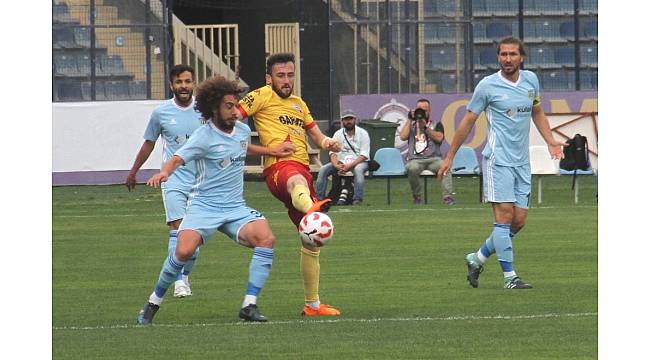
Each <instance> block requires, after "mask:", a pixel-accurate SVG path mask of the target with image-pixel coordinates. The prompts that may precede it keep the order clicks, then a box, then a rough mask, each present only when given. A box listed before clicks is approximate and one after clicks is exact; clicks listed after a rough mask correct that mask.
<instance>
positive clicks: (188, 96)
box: [174, 89, 194, 104]
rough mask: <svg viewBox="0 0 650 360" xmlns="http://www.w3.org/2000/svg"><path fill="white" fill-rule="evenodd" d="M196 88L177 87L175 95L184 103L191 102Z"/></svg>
mask: <svg viewBox="0 0 650 360" xmlns="http://www.w3.org/2000/svg"><path fill="white" fill-rule="evenodd" d="M193 92H194V90H185V91H184V90H183V89H177V90H174V97H176V99H177V100H178V101H180V102H182V103H184V104H189V103H190V101H192V93H193Z"/></svg>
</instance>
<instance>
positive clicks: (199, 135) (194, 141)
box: [174, 127, 207, 164]
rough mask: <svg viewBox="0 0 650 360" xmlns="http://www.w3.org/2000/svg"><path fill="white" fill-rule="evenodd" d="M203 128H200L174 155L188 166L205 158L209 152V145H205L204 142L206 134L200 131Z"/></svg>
mask: <svg viewBox="0 0 650 360" xmlns="http://www.w3.org/2000/svg"><path fill="white" fill-rule="evenodd" d="M202 128H203V127H199V128H198V129H196V130H195V131H194V133H193V134H192V135H191V136H190V138H189V139H188V140H187V141H186V142H185V144H183V146H181V148H180V149H178V150H176V152H175V153H174V155H178V156H180V157H181V159H183V161H185V163H186V164H187V163H188V162H190V161H194V160H196V159H200V158H202V157H204V156H205V154H206V152H207V145H206V144H205V141H203V139H204V136H203V134H204V132H203V131H199V130H201V129H202Z"/></svg>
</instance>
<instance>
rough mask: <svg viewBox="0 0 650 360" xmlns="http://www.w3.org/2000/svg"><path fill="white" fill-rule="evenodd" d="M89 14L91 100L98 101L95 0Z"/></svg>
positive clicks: (90, 5)
mask: <svg viewBox="0 0 650 360" xmlns="http://www.w3.org/2000/svg"><path fill="white" fill-rule="evenodd" d="M88 12H89V16H88V18H89V23H90V100H92V101H95V100H97V94H96V91H97V79H96V76H97V71H96V70H95V67H96V66H97V58H96V55H97V54H96V52H95V45H96V44H95V43H96V41H97V39H96V37H95V0H90V3H89V6H88Z"/></svg>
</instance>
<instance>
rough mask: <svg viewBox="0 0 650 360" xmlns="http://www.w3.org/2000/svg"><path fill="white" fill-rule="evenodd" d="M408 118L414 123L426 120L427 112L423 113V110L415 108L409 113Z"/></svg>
mask: <svg viewBox="0 0 650 360" xmlns="http://www.w3.org/2000/svg"><path fill="white" fill-rule="evenodd" d="M409 118H410V119H411V120H414V121H419V120H424V121H426V120H427V112H426V111H424V109H421V108H417V109H415V110H413V111H411V112H409Z"/></svg>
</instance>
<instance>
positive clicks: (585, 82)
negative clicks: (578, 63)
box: [580, 69, 594, 90]
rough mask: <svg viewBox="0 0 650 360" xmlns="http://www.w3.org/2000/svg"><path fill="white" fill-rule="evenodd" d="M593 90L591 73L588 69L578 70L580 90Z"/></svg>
mask: <svg viewBox="0 0 650 360" xmlns="http://www.w3.org/2000/svg"><path fill="white" fill-rule="evenodd" d="M593 88H594V85H593V84H592V83H591V71H590V70H589V69H580V90H592V89H593Z"/></svg>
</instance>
